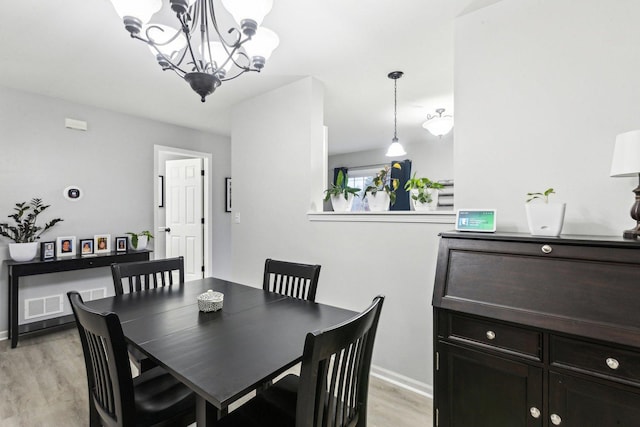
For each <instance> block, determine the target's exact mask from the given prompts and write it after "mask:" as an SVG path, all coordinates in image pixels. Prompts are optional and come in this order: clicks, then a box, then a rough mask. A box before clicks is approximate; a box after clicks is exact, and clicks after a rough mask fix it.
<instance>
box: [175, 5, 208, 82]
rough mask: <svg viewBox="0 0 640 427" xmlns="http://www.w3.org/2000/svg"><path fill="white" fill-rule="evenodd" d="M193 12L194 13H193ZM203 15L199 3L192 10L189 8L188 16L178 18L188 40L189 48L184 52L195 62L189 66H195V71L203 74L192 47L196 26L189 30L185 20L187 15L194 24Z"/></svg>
mask: <svg viewBox="0 0 640 427" xmlns="http://www.w3.org/2000/svg"><path fill="white" fill-rule="evenodd" d="M192 11H193V13H192ZM200 14H201V10H200V8H199V2H195V3H194V4H193V6H191V8H189V12H188V13H186V14H177V17H178V21H179V22H180V25H181V26H182V32H183V33H184V35H185V37H186V39H187V46H186V47H185V49H184V51H185V54H186V52H189V56H191V59H192V61H193V62H189V63H188V64H191V63H192V64H193V65H194V67H195V71H197V72H202V70H201V69H200V67H199V64H198V59H197V57H196V56H195V54H194V53H193V47H192V46H191V42H192V37H191V35H192V33H193V32H194V31H195V29H196V25H193V27H192V28H189V24H188V23H187V19H185V15H187V17H188V18H194V19H192V22H194V23H195V22H197V20H198V18H199V17H200ZM184 56H185V55H183V57H182V59H184ZM181 64H182V60H181V61H180V62H179V63H178V65H181Z"/></svg>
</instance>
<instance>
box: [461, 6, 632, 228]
mask: <svg viewBox="0 0 640 427" xmlns="http://www.w3.org/2000/svg"><path fill="white" fill-rule="evenodd" d="M638 16H640V2H638V1H636V0H616V1H607V2H604V1H601V0H583V1H579V2H577V1H574V0H518V1H515V0H504V1H501V2H499V3H497V4H494V5H492V6H489V7H487V8H485V9H482V10H479V11H476V12H474V13H471V14H469V15H466V16H463V17H461V18H459V19H457V22H456V40H455V45H456V53H455V106H456V144H455V148H454V150H455V156H454V158H455V165H456V172H455V183H456V204H458V206H462V205H465V206H468V207H472V206H478V207H495V208H497V209H498V211H499V214H498V228H499V229H502V230H517V231H523V232H526V231H527V226H526V216H525V213H524V201H525V195H526V193H527V192H531V191H541V190H544V189H546V188H548V187H553V188H555V189H556V192H557V193H558V194H557V196H554V197H555V198H556V200H557V201H564V202H566V203H567V211H566V218H565V226H564V229H563V233H568V234H600V235H621V232H622V230H623V229H627V228H631V226H632V225H633V223H632V220H631V218H630V216H629V208H630V207H631V204H632V203H633V200H634V199H633V197H634V196H633V194H632V193H631V190H632V189H633V188H634V187H635V186H636V185H637V183H638V182H637V179H634V178H610V177H609V169H610V167H611V156H612V154H613V144H614V141H615V137H616V135H617V134H619V133H622V132H625V131H628V130H633V129H640V102H639V100H640V79H639V78H638V76H639V75H640V49H639V48H638V40H640V26H638V22H637V21H638Z"/></svg>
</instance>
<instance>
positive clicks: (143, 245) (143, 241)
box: [129, 236, 149, 251]
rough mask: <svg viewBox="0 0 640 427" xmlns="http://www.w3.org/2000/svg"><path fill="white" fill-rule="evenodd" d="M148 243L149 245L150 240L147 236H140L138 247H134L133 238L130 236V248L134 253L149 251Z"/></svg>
mask: <svg viewBox="0 0 640 427" xmlns="http://www.w3.org/2000/svg"><path fill="white" fill-rule="evenodd" d="M147 243H149V238H148V237H147V236H138V246H133V241H132V239H131V236H129V247H130V248H131V249H133V250H134V251H143V250H145V249H147Z"/></svg>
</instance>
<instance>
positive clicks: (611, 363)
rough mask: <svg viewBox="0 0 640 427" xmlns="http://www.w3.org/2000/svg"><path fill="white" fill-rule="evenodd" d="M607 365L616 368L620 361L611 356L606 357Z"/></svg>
mask: <svg viewBox="0 0 640 427" xmlns="http://www.w3.org/2000/svg"><path fill="white" fill-rule="evenodd" d="M607 366H608V367H610V368H611V369H618V368H619V367H620V363H619V362H618V361H617V360H616V359H614V358H613V357H609V358H607Z"/></svg>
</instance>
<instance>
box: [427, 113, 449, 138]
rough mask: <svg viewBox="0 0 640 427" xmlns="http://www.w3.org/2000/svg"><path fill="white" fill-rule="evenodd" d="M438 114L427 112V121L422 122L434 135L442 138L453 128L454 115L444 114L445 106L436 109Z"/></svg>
mask: <svg viewBox="0 0 640 427" xmlns="http://www.w3.org/2000/svg"><path fill="white" fill-rule="evenodd" d="M436 113H437V114H438V115H437V116H432V115H431V114H427V121H426V122H424V123H423V124H422V127H423V128H425V129H426V130H428V131H429V132H431V134H432V135H434V136H437V137H439V138H442V136H443V135H446V134H448V133H449V132H451V129H453V116H451V115H446V116H443V115H442V113H444V108H438V109H437V110H436Z"/></svg>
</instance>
